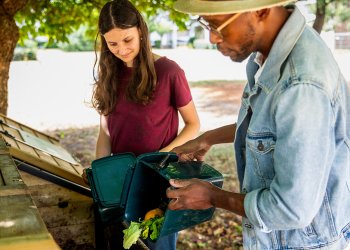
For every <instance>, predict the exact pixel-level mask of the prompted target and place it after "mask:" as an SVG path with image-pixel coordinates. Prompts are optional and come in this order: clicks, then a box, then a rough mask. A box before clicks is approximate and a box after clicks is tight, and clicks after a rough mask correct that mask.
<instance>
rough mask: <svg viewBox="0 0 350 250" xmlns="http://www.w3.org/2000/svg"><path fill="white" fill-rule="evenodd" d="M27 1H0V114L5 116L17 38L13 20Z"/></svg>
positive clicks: (16, 29)
mask: <svg viewBox="0 0 350 250" xmlns="http://www.w3.org/2000/svg"><path fill="white" fill-rule="evenodd" d="M27 2H28V0H0V44H1V46H0V113H3V114H5V115H6V114H7V107H8V88H7V86H8V84H7V82H8V79H9V71H10V63H11V61H12V57H13V53H14V50H15V47H16V44H17V41H18V38H19V29H18V27H17V25H16V22H15V20H14V15H15V14H16V12H17V11H19V10H20V9H21V8H23V7H24V6H25V5H26V3H27Z"/></svg>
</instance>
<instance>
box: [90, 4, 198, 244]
mask: <svg viewBox="0 0 350 250" xmlns="http://www.w3.org/2000/svg"><path fill="white" fill-rule="evenodd" d="M99 33H100V38H101V48H100V59H99V65H98V78H97V79H96V82H95V84H94V93H93V97H92V102H93V106H94V107H95V108H96V110H97V111H98V112H99V114H100V115H101V117H100V132H99V136H98V140H97V146H96V158H101V157H104V156H108V155H110V154H116V153H123V152H133V153H134V154H135V155H140V154H142V153H147V152H153V151H164V152H167V151H170V150H172V149H173V148H174V147H176V146H179V145H181V144H183V143H185V142H186V141H188V140H190V139H192V138H194V137H195V136H196V135H197V133H198V131H199V119H198V115H197V112H196V109H195V106H194V104H193V101H192V97H191V93H190V89H189V86H188V82H187V80H186V77H185V74H184V72H183V70H182V69H181V68H180V67H179V66H178V65H177V64H176V63H175V62H173V61H171V60H169V59H167V58H166V57H159V56H157V55H155V54H153V53H152V51H151V46H150V41H149V34H148V28H147V25H146V23H145V21H144V20H143V18H142V16H141V14H140V13H139V12H138V11H137V9H136V8H135V7H134V6H133V5H132V4H131V3H130V2H129V1H127V0H121V1H112V2H108V3H107V4H105V6H104V7H103V8H102V10H101V13H100V17H99ZM178 113H180V116H181V118H182V119H183V121H184V128H183V129H182V130H181V132H180V133H179V134H178V127H179V118H178ZM148 243H149V244H148V245H149V247H150V248H151V249H167V250H169V249H176V235H175V234H174V235H170V236H165V237H162V238H160V239H158V241H157V242H156V244H153V243H152V242H148Z"/></svg>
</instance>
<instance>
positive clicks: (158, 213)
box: [145, 208, 164, 220]
mask: <svg viewBox="0 0 350 250" xmlns="http://www.w3.org/2000/svg"><path fill="white" fill-rule="evenodd" d="M163 215H164V212H163V210H162V209H160V208H155V209H152V210H149V211H148V212H147V213H146V215H145V220H150V219H152V218H154V217H156V216H158V217H161V216H163Z"/></svg>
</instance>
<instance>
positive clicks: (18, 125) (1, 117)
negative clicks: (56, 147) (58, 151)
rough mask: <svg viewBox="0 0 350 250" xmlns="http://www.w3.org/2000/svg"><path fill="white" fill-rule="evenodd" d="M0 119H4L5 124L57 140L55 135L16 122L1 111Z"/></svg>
mask: <svg viewBox="0 0 350 250" xmlns="http://www.w3.org/2000/svg"><path fill="white" fill-rule="evenodd" d="M0 119H1V120H2V121H4V122H5V123H6V124H8V125H10V126H13V127H16V128H19V129H21V130H24V131H27V132H29V133H32V134H36V135H38V134H41V135H44V136H45V137H47V138H50V140H53V141H57V142H58V141H59V140H58V139H57V138H55V137H53V136H51V135H49V134H46V133H44V132H41V131H38V130H36V129H33V128H31V127H29V126H27V125H25V124H23V123H20V122H18V121H15V120H13V119H11V118H9V117H7V116H5V115H3V114H1V113H0Z"/></svg>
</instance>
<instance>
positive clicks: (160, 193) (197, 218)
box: [87, 152, 223, 236]
mask: <svg viewBox="0 0 350 250" xmlns="http://www.w3.org/2000/svg"><path fill="white" fill-rule="evenodd" d="M164 159H166V161H164ZM162 161H164V165H162V164H160V163H161V162H162ZM87 174H88V179H89V182H90V186H91V191H92V196H93V198H94V201H95V202H96V203H97V204H98V207H99V215H100V216H101V220H102V221H104V222H107V221H111V220H112V221H113V220H114V221H115V220H126V221H127V222H131V221H139V220H140V219H143V218H144V216H145V214H146V212H147V211H149V210H151V209H154V208H157V207H160V206H164V204H165V208H166V205H167V204H168V202H169V199H168V198H167V197H166V189H167V188H168V187H170V184H169V179H189V178H198V179H202V180H205V181H208V182H211V183H213V184H214V185H216V186H218V187H220V188H221V187H222V185H223V176H222V174H221V173H220V172H218V171H217V170H215V169H214V168H213V167H211V166H209V165H208V164H206V163H204V162H196V161H192V162H178V157H177V156H176V154H173V153H164V152H155V153H147V154H142V155H140V156H138V157H135V156H134V155H133V154H132V153H125V154H116V155H113V156H108V157H104V158H101V159H97V160H95V161H93V162H92V165H91V168H90V169H88V171H87ZM214 210H215V209H214V208H209V209H206V210H169V209H165V214H164V223H163V226H162V228H161V231H160V236H165V235H168V234H171V233H175V232H178V231H181V230H183V229H186V228H189V227H192V226H195V225H197V224H199V223H202V222H205V221H208V220H210V219H211V218H212V216H213V213H214Z"/></svg>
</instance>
